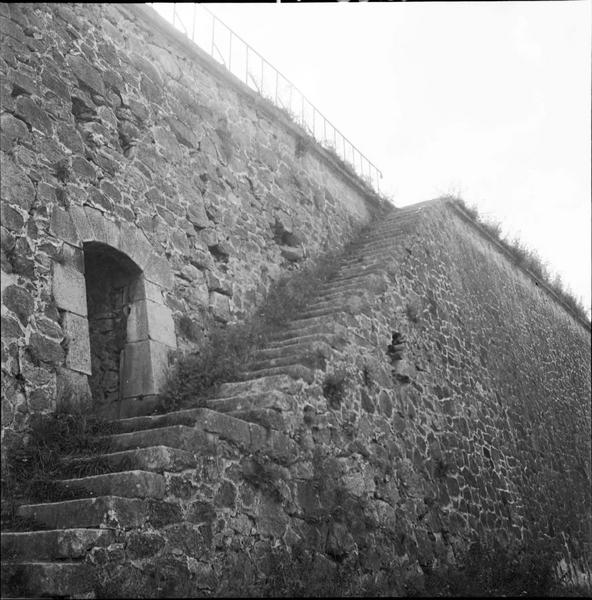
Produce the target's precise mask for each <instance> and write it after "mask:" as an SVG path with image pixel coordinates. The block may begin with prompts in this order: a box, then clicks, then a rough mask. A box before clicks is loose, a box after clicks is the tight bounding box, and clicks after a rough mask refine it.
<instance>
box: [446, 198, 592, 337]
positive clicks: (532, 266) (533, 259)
mask: <svg viewBox="0 0 592 600" xmlns="http://www.w3.org/2000/svg"><path fill="white" fill-rule="evenodd" d="M443 199H447V200H452V201H453V202H455V203H456V204H457V205H458V206H460V207H461V208H462V209H463V211H464V212H465V213H467V214H468V215H469V216H470V217H471V218H472V219H473V220H474V221H475V222H476V223H478V224H479V225H480V226H481V227H483V229H485V230H486V231H487V232H488V233H490V234H491V235H492V237H493V238H495V239H496V240H497V241H498V242H499V243H500V244H501V245H502V246H503V247H504V248H505V249H506V250H507V251H508V252H509V253H510V254H511V255H512V257H513V258H514V259H515V261H516V264H518V265H519V266H520V267H522V268H524V269H526V270H528V271H530V272H531V273H532V274H533V275H534V276H535V277H536V278H537V279H539V280H540V281H542V282H543V283H544V284H545V285H546V286H547V287H549V288H550V289H551V290H552V291H553V292H554V293H555V294H556V295H557V296H559V298H560V299H561V300H562V301H563V302H564V303H565V304H566V305H567V306H568V307H569V308H570V309H571V310H572V311H573V312H574V313H576V314H577V315H578V316H579V317H580V318H582V319H583V320H584V321H585V322H586V323H587V324H588V326H590V317H589V316H588V311H587V310H586V308H585V306H584V305H583V303H582V302H581V301H580V300H579V299H578V298H576V297H575V296H574V294H573V293H572V292H571V291H570V290H568V289H567V288H566V287H565V285H564V283H563V282H562V280H561V277H560V276H559V275H555V276H552V275H551V273H550V272H549V270H548V268H547V266H546V265H545V262H544V261H543V259H542V258H541V257H540V256H539V254H538V253H537V252H536V251H535V250H533V249H531V248H529V247H528V246H527V245H526V244H525V243H524V242H523V241H521V240H519V239H518V238H514V239H513V240H509V239H507V238H505V237H504V236H503V235H502V228H501V225H500V223H498V222H496V221H493V220H491V219H486V218H484V217H483V216H482V215H481V214H480V213H479V211H478V210H477V208H476V207H475V206H469V205H468V204H467V203H466V202H465V201H464V200H463V199H462V198H459V197H457V196H454V195H451V196H443Z"/></svg>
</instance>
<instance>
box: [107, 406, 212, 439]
mask: <svg viewBox="0 0 592 600" xmlns="http://www.w3.org/2000/svg"><path fill="white" fill-rule="evenodd" d="M201 412H202V409H201V407H195V408H190V407H188V408H184V409H182V410H174V411H171V412H168V413H164V414H160V415H142V416H139V417H129V418H127V419H118V420H116V421H111V422H110V426H111V427H112V428H113V430H114V431H115V432H116V433H118V434H120V433H131V432H134V431H142V430H145V429H159V428H162V427H172V426H175V425H186V426H187V427H193V426H194V425H195V424H196V423H197V422H198V421H199V419H200V416H201Z"/></svg>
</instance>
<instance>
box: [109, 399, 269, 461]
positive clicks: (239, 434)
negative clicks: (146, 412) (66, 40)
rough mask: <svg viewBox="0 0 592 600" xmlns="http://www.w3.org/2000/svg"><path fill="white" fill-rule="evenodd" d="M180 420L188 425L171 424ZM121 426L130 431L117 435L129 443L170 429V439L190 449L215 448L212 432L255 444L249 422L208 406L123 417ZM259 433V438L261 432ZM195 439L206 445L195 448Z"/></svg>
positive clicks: (195, 450)
mask: <svg viewBox="0 0 592 600" xmlns="http://www.w3.org/2000/svg"><path fill="white" fill-rule="evenodd" d="M176 422H180V423H184V424H171V423H176ZM118 426H119V427H120V428H122V429H126V430H129V431H127V433H122V434H117V435H116V436H113V437H117V438H119V439H120V440H121V439H124V441H125V443H130V442H129V440H131V439H133V440H135V442H132V443H137V441H138V440H140V441H143V440H145V439H147V440H152V439H154V437H155V436H159V432H163V431H164V432H167V431H168V432H169V433H166V434H165V435H166V436H167V437H166V439H169V440H170V439H171V437H172V438H175V439H179V440H180V443H181V444H183V445H185V446H186V447H185V449H186V450H191V449H193V451H194V452H204V451H205V452H209V451H211V450H212V449H213V448H214V446H215V444H216V440H215V439H214V438H213V437H212V434H216V435H218V436H220V437H221V438H222V439H225V440H228V441H230V442H232V443H234V444H237V445H239V446H242V447H246V448H248V447H250V444H251V429H252V428H251V427H250V426H249V424H248V423H244V422H242V421H241V420H240V419H235V418H233V417H230V416H228V415H222V414H219V413H218V412H216V411H215V410H212V409H210V408H206V407H199V408H190V409H183V410H178V411H173V412H170V413H167V414H164V415H153V416H151V417H134V418H130V419H122V420H121V421H119V425H118ZM255 434H256V437H259V436H260V434H261V432H255ZM120 436H121V437H120ZM123 436H128V437H126V438H124V437H123ZM195 439H197V441H198V443H201V442H203V444H204V445H201V446H195V447H192V446H191V444H193V443H194V440H195ZM169 445H172V444H170V443H169ZM173 447H175V446H173Z"/></svg>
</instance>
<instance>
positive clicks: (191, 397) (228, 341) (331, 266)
mask: <svg viewBox="0 0 592 600" xmlns="http://www.w3.org/2000/svg"><path fill="white" fill-rule="evenodd" d="M339 257H340V254H338V253H337V252H329V253H326V254H324V255H323V256H322V257H320V258H319V259H317V260H316V261H315V262H314V263H313V264H311V265H309V266H308V267H304V268H303V269H301V270H299V271H296V272H291V273H290V274H289V275H287V276H286V277H284V278H282V279H280V280H279V281H278V282H277V283H276V284H275V285H273V286H272V287H271V289H270V290H269V292H268V294H267V297H266V299H265V302H264V303H263V305H262V306H261V307H260V308H259V310H258V311H257V312H256V313H255V315H253V317H252V318H251V319H249V320H248V321H247V322H245V323H238V324H230V325H221V324H218V323H211V324H210V327H209V328H208V329H209V331H210V332H211V333H210V336H209V338H208V340H206V343H205V344H204V346H203V347H202V348H201V349H200V350H199V351H197V352H193V353H190V354H187V355H184V356H181V357H179V358H178V360H177V362H176V364H175V367H174V368H173V369H172V370H171V372H170V374H169V378H168V381H167V384H166V387H165V390H164V391H163V393H162V400H161V407H160V410H162V411H163V412H168V411H171V410H175V409H177V408H180V407H183V406H195V405H196V404H197V405H199V404H200V403H203V401H204V400H205V398H207V397H208V396H211V395H212V394H213V393H215V391H216V389H217V387H218V386H219V385H220V384H221V383H224V382H229V381H235V380H237V379H238V378H240V375H241V372H243V371H245V370H246V369H247V365H248V362H249V360H250V359H251V358H252V356H253V353H254V352H255V351H256V350H257V349H258V348H260V347H262V346H263V345H264V344H265V342H266V341H267V340H269V338H270V337H271V336H272V335H273V334H274V333H275V332H277V331H279V330H281V329H282V328H283V327H284V326H285V324H286V323H287V322H288V321H289V320H290V319H293V318H294V317H296V316H297V315H298V314H299V313H300V312H301V311H302V310H303V309H304V308H305V307H306V305H307V304H308V303H309V302H310V300H311V299H312V298H313V297H314V296H315V295H316V294H317V293H318V290H319V288H320V286H321V285H322V284H323V283H325V282H326V281H328V280H329V279H330V278H331V277H332V276H333V275H334V274H335V272H336V270H337V265H338V263H339Z"/></svg>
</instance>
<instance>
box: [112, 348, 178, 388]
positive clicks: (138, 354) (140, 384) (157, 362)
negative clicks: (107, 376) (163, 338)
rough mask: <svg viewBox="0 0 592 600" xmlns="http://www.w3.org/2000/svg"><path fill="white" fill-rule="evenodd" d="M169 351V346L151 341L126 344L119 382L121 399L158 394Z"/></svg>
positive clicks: (162, 381)
mask: <svg viewBox="0 0 592 600" xmlns="http://www.w3.org/2000/svg"><path fill="white" fill-rule="evenodd" d="M170 351H171V348H170V347H169V346H166V345H165V344H161V343H160V342H155V341H153V340H144V341H141V342H133V343H129V344H127V345H126V346H125V349H124V361H123V365H124V366H123V381H122V382H121V385H122V386H123V397H124V398H131V397H134V396H145V395H150V394H156V393H158V392H159V391H160V390H161V389H162V386H163V384H164V382H165V378H166V371H167V368H168V366H169V353H170Z"/></svg>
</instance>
